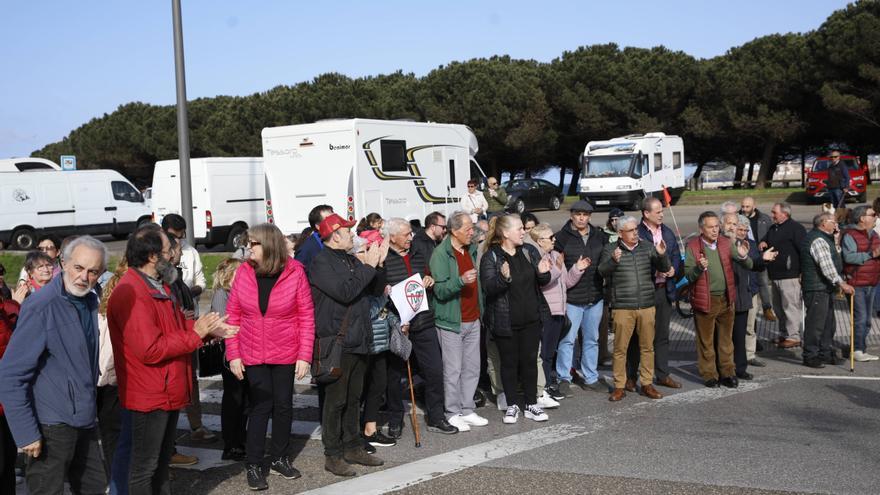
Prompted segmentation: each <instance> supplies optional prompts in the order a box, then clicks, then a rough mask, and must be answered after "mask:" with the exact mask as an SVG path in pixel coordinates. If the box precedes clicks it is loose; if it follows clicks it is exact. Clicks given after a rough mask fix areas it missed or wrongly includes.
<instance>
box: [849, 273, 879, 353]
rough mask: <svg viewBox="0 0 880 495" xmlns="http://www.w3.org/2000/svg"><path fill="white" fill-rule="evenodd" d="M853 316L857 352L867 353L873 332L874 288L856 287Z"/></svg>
mask: <svg viewBox="0 0 880 495" xmlns="http://www.w3.org/2000/svg"><path fill="white" fill-rule="evenodd" d="M853 297H854V298H855V301H854V302H853V316H854V318H853V319H854V320H855V340H856V346H855V347H856V350H857V351H862V352H864V351H866V350H867V340H868V332H870V331H871V312H872V307H873V305H874V287H873V286H871V287H856V292H855V294H853Z"/></svg>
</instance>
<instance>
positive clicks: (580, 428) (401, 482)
mask: <svg viewBox="0 0 880 495" xmlns="http://www.w3.org/2000/svg"><path fill="white" fill-rule="evenodd" d="M779 381H782V379H775V380H761V381H754V382H751V383H748V384H744V385H741V386H740V387H739V388H737V389H717V388H712V389H709V388H699V389H696V390H692V391H689V392H682V393H677V394H672V395H668V396H666V397H665V398H664V399H663V400H660V401H651V402H640V403H637V404H634V406H637V407H631V408H627V409H618V410H614V411H612V412H611V413H606V414H599V415H595V416H590V417H587V418H585V419H584V420H583V423H584V424H569V423H561V424H557V425H552V426H547V427H544V428H538V429H535V430H532V431H528V432H524V433H518V434H515V435H510V436H507V437H504V438H499V439H497V440H491V441H489V442H484V443H480V444H476V445H471V446H470V447H464V448H461V449H458V450H454V451H452V452H446V453H443V454H439V455H435V456H431V457H426V458H424V459H421V460H418V461H415V462H411V463H408V464H403V465H400V466H396V467H393V468H389V469H385V470H383V471H378V472H375V473H371V474H367V475H364V476H358V477H357V478H353V479H349V480H346V481H340V482H338V483H333V484H331V485H327V486H324V487H321V488H316V489H314V490H310V491H307V492H304V493H305V494H310V495H325V494H326V495H330V494H338V493H357V494H359V495H366V494H371V495H373V494H374V495H378V494H382V493H388V492H392V491H395V490H401V489H403V488H406V487H408V486H412V485H416V484H418V483H422V482H425V481H430V480H432V479H434V478H439V477H441V476H446V475H448V474H452V473H456V472H458V471H463V470H465V469H467V468H470V467H475V466H478V465H480V464H484V463H486V462H490V461H494V460H496V459H501V458H504V457H508V456H511V455H514V454H519V453H522V452H525V451H528V450H533V449H536V448H540V447H544V446H546V445H550V444H553V443H558V442H562V441H565V440H571V439H573V438H577V437H581V436H584V435H588V434H590V433H593V432H596V431H599V430H601V429H603V428H606V427H608V426H613V423H614V421H615V419H616V417H617V416H619V415H622V414H627V413H633V412H634V411H633V410H634V409H637V410H643V409H646V408H656V407H669V406H676V405H681V404H692V403H697V402H708V401H711V400H715V399H720V398H724V397H729V396H731V395H736V394H740V393H745V392H751V391H754V390H758V389H761V388H764V387H766V386H768V385H771V384H773V383H776V382H779Z"/></svg>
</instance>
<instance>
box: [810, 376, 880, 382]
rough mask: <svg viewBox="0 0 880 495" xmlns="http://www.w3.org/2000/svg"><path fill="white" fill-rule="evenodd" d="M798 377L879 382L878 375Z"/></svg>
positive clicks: (879, 377)
mask: <svg viewBox="0 0 880 495" xmlns="http://www.w3.org/2000/svg"><path fill="white" fill-rule="evenodd" d="M798 378H809V379H812V380H864V381H868V382H880V376H853V375H798Z"/></svg>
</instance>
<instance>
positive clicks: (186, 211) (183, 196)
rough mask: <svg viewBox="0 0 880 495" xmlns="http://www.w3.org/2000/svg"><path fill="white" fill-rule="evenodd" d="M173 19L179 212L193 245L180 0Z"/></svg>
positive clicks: (174, 6) (175, 0) (174, 0)
mask: <svg viewBox="0 0 880 495" xmlns="http://www.w3.org/2000/svg"><path fill="white" fill-rule="evenodd" d="M171 14H172V17H173V19H174V74H175V77H176V79H177V148H178V152H177V153H178V156H179V158H180V160H179V161H180V214H181V215H182V216H183V218H184V220H186V241H187V243H189V245H190V246H194V245H195V240H194V238H193V237H194V235H193V205H192V177H191V175H190V168H189V124H188V122H189V119H188V118H187V113H186V71H185V70H184V62H183V27H182V24H181V20H180V0H171Z"/></svg>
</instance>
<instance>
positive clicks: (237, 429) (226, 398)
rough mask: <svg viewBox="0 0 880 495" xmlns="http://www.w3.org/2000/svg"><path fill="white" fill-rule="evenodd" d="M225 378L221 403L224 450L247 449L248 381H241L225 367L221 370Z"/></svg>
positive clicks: (221, 428)
mask: <svg viewBox="0 0 880 495" xmlns="http://www.w3.org/2000/svg"><path fill="white" fill-rule="evenodd" d="M220 375H221V376H222V377H223V399H222V400H221V402H220V430H221V434H222V436H223V448H224V450H229V449H232V448H239V449H243V448H245V441H246V440H247V421H248V392H249V390H248V389H249V388H250V387H249V386H248V380H247V379H245V380H239V379H238V378H236V377H235V375H233V374H232V372H231V371H229V369H227V368H226V367H225V366H224V367H223V369H222V370H220Z"/></svg>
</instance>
